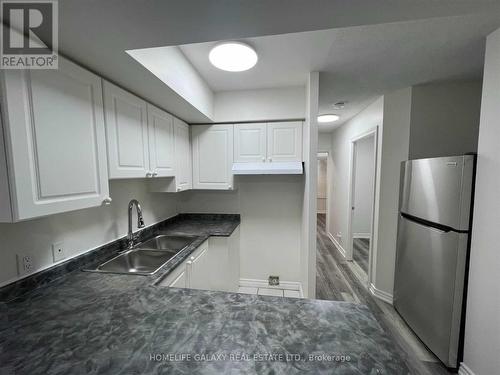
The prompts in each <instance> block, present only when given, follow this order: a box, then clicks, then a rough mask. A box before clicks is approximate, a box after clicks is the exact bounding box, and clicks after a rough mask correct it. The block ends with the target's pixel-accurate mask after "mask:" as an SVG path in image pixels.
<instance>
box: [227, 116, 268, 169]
mask: <svg viewBox="0 0 500 375" xmlns="http://www.w3.org/2000/svg"><path fill="white" fill-rule="evenodd" d="M266 132H267V126H266V124H265V123H255V124H237V125H234V162H235V163H244V162H254V163H256V162H265V161H266V148H267V144H266V140H267V134H266Z"/></svg>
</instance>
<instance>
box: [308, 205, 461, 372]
mask: <svg viewBox="0 0 500 375" xmlns="http://www.w3.org/2000/svg"><path fill="white" fill-rule="evenodd" d="M316 241H317V250H316V259H317V260H316V262H317V263H316V298H317V299H323V300H332V301H345V302H353V303H360V304H363V305H366V306H368V308H369V309H370V311H371V312H372V313H373V315H374V316H375V318H376V319H377V321H378V322H379V324H380V325H381V326H382V327H383V328H385V330H386V331H387V332H388V334H389V335H390V336H391V337H392V339H393V340H394V341H395V342H396V343H397V344H398V345H399V347H400V348H401V350H402V352H403V353H404V355H405V357H406V362H407V366H408V368H410V369H411V370H412V374H416V375H444V374H450V373H452V372H450V371H449V370H447V369H446V367H444V366H443V365H442V364H441V362H439V361H438V359H437V358H436V357H435V356H434V355H433V354H432V353H431V352H429V350H428V349H427V348H426V347H425V346H424V345H423V344H422V343H421V341H420V340H419V339H418V338H417V337H416V336H415V334H414V333H413V332H412V331H411V330H410V328H409V327H408V326H407V325H406V323H405V322H404V321H403V320H402V319H401V317H400V316H399V315H398V313H397V312H396V310H395V309H394V308H393V307H392V305H390V304H388V303H385V302H383V301H381V300H379V299H378V298H375V297H374V296H373V295H372V294H371V293H370V292H369V290H368V289H367V288H366V286H365V285H363V284H362V283H361V282H360V281H359V279H358V278H357V277H356V276H355V274H354V272H353V270H352V268H351V266H350V265H349V263H350V262H348V261H346V260H345V259H344V258H343V257H342V255H341V254H340V252H339V251H338V250H337V248H336V247H335V245H334V244H333V242H332V241H331V240H330V238H329V237H328V234H327V231H326V216H325V214H318V215H317V237H316Z"/></svg>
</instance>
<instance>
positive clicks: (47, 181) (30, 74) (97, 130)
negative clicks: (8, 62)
mask: <svg viewBox="0 0 500 375" xmlns="http://www.w3.org/2000/svg"><path fill="white" fill-rule="evenodd" d="M2 77H3V87H2V89H3V93H2V95H1V96H2V99H3V105H2V106H3V111H2V112H3V115H4V121H3V126H4V130H5V138H6V139H5V143H6V146H7V154H8V155H7V156H8V163H9V168H8V170H9V181H10V188H11V195H12V196H11V199H12V212H13V215H12V216H13V220H14V221H16V220H23V219H29V218H33V217H37V216H44V215H50V214H55V213H59V212H65V211H71V210H77V209H82V208H87V207H92V206H99V205H101V203H102V202H103V199H104V198H106V197H107V196H108V194H109V191H108V189H109V187H108V177H107V166H106V163H107V161H106V144H105V130H104V113H103V103H102V86H101V79H100V78H99V77H98V76H96V75H94V74H92V73H90V72H89V71H87V70H85V69H83V68H81V67H79V66H77V65H76V64H73V63H72V62H69V61H67V60H65V59H63V58H60V60H59V69H57V70H26V71H21V70H9V71H4V72H3V75H2Z"/></svg>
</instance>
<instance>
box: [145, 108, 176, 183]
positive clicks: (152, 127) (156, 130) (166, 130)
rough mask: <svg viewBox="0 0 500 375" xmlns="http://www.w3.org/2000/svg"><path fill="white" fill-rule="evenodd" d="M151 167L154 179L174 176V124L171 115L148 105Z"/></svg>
mask: <svg viewBox="0 0 500 375" xmlns="http://www.w3.org/2000/svg"><path fill="white" fill-rule="evenodd" d="M147 107H148V134H149V137H148V138H149V166H150V170H151V173H152V176H153V177H169V176H174V163H175V161H174V122H173V118H172V116H171V115H169V114H168V113H167V112H165V111H162V110H161V109H159V108H156V107H154V106H152V105H150V104H148V106H147Z"/></svg>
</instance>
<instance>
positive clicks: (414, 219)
mask: <svg viewBox="0 0 500 375" xmlns="http://www.w3.org/2000/svg"><path fill="white" fill-rule="evenodd" d="M400 215H401V217H402V218H403V219H406V220H409V221H412V222H414V223H416V224H419V225H422V226H424V227H429V228H433V229H435V230H437V231H438V232H441V233H449V232H452V231H454V230H453V228H451V227H449V226H446V225H442V224H438V223H433V222H431V221H427V220H424V219H421V218H418V217H415V216H412V215H408V214H405V213H404V212H401V214H400ZM454 232H455V231H454Z"/></svg>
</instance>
